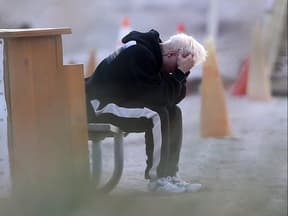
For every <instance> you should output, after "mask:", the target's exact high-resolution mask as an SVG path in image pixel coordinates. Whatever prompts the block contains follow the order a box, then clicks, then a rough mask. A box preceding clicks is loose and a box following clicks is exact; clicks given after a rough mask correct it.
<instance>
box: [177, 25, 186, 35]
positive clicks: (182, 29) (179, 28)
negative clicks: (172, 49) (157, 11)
mask: <svg viewBox="0 0 288 216" xmlns="http://www.w3.org/2000/svg"><path fill="white" fill-rule="evenodd" d="M184 32H186V29H185V25H184V23H178V25H177V33H184Z"/></svg>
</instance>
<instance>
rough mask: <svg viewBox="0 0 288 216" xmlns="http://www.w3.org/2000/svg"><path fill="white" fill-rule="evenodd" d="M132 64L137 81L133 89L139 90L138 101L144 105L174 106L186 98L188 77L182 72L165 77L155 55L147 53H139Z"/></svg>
mask: <svg viewBox="0 0 288 216" xmlns="http://www.w3.org/2000/svg"><path fill="white" fill-rule="evenodd" d="M140 54H141V55H140ZM130 64H131V67H132V68H133V73H134V80H135V82H134V83H133V85H134V87H135V88H133V89H135V90H136V89H137V94H138V99H139V100H141V101H142V102H143V103H144V104H148V105H152V106H155V105H156V106H157V105H163V106H173V105H175V104H177V103H179V102H180V101H181V100H182V99H183V98H184V97H185V94H186V77H187V75H185V74H184V73H183V72H182V71H180V70H176V71H175V73H173V74H167V75H163V74H162V73H161V72H160V71H159V68H157V64H156V61H155V59H154V58H153V55H151V54H150V53H147V52H138V53H137V54H136V55H134V57H133V58H132V59H131V62H130Z"/></svg>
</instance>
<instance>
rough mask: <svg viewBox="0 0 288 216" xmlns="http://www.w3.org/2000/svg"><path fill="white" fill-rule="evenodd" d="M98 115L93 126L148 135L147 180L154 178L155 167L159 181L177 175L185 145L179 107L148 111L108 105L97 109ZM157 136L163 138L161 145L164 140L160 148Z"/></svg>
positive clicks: (153, 108) (146, 137)
mask: <svg viewBox="0 0 288 216" xmlns="http://www.w3.org/2000/svg"><path fill="white" fill-rule="evenodd" d="M94 111H95V113H96V116H97V117H96V118H95V119H93V122H102V123H111V124H114V125H116V126H118V127H120V128H121V129H122V130H124V131H126V132H145V144H146V155H147V160H146V164H147V166H146V169H145V178H146V179H150V178H154V176H153V175H152V174H151V171H152V169H153V168H152V167H155V164H156V166H157V168H156V171H155V172H156V175H157V177H158V178H160V177H167V176H174V175H176V173H177V171H178V163H179V155H180V149H181V144H182V112H181V109H180V108H179V107H178V106H177V105H175V106H172V107H169V108H168V107H159V106H158V107H148V110H147V108H125V107H119V106H118V105H115V104H108V105H107V106H105V107H104V108H103V107H102V108H101V109H99V110H97V108H96V110H95V108H94ZM159 121H160V123H161V126H160V124H158V123H159ZM157 122H158V123H157ZM156 126H158V128H159V129H158V130H157V127H156ZM160 128H161V129H160ZM157 136H159V138H160V139H158V141H159V140H161V141H160V145H159V146H160V147H158V146H157V145H156V143H157V142H158V141H157V139H156V138H157ZM157 148H158V149H157ZM159 151H160V152H159ZM157 152H158V154H157ZM159 153H160V154H159ZM157 155H158V156H157ZM159 157H160V158H159ZM158 161H159V162H158Z"/></svg>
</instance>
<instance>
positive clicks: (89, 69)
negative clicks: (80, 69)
mask: <svg viewBox="0 0 288 216" xmlns="http://www.w3.org/2000/svg"><path fill="white" fill-rule="evenodd" d="M96 64H97V59H96V51H95V50H91V52H90V55H89V58H88V61H87V64H86V70H85V73H84V76H85V77H89V76H91V75H92V74H93V73H94V71H95V69H96Z"/></svg>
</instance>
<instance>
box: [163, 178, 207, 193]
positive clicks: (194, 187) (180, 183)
mask: <svg viewBox="0 0 288 216" xmlns="http://www.w3.org/2000/svg"><path fill="white" fill-rule="evenodd" d="M168 179H169V180H170V182H171V184H174V185H175V186H177V187H179V188H181V187H182V188H184V189H185V191H186V192H197V191H199V190H200V189H201V187H202V184H199V183H188V182H186V181H184V180H182V179H181V178H180V177H179V176H172V177H168Z"/></svg>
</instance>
